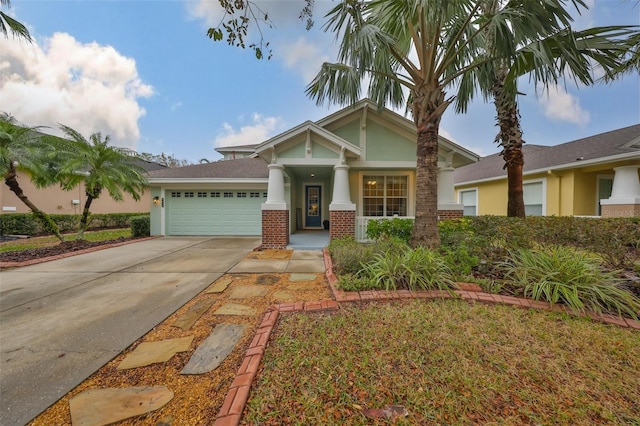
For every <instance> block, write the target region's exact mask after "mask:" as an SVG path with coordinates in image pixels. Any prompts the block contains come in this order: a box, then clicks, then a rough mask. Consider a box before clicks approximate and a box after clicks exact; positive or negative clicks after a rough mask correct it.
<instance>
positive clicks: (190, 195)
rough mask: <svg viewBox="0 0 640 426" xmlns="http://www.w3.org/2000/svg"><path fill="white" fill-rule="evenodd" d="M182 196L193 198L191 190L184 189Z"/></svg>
mask: <svg viewBox="0 0 640 426" xmlns="http://www.w3.org/2000/svg"><path fill="white" fill-rule="evenodd" d="M184 198H193V191H185V193H184Z"/></svg>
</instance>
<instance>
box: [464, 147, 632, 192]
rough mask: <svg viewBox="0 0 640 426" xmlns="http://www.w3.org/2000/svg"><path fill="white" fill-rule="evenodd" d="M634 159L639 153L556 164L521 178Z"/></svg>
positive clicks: (465, 183) (494, 178) (497, 178)
mask: <svg viewBox="0 0 640 426" xmlns="http://www.w3.org/2000/svg"><path fill="white" fill-rule="evenodd" d="M634 159H640V152H625V153H623V154H616V155H610V156H608V157H600V158H594V159H591V160H583V161H574V162H571V163H565V164H558V165H555V166H549V167H543V168H540V169H535V170H527V171H525V172H523V173H522V176H531V175H536V174H540V173H548V172H553V171H559V170H570V169H579V168H582V167H585V166H597V165H600V164H606V163H611V162H615V161H623V160H634ZM506 178H507V175H506V173H505V174H504V175H500V176H492V177H488V178H484V179H476V180H469V181H465V182H457V183H454V185H453V186H454V187H458V186H467V185H475V184H479V183H486V182H492V181H497V180H502V179H506Z"/></svg>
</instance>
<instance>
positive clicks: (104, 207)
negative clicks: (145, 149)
mask: <svg viewBox="0 0 640 426" xmlns="http://www.w3.org/2000/svg"><path fill="white" fill-rule="evenodd" d="M138 164H139V165H140V166H142V167H143V168H144V169H145V170H147V171H152V170H161V169H166V167H165V166H163V165H160V164H157V163H152V162H148V161H143V160H139V163H138ZM18 182H19V183H20V187H21V188H22V190H23V192H24V194H25V195H26V196H27V197H28V198H29V199H30V200H31V201H32V202H33V204H35V206H36V207H38V208H39V209H40V210H42V211H43V212H45V213H48V214H82V208H83V206H84V203H85V201H86V199H87V196H86V195H85V190H84V183H83V184H81V185H79V186H78V187H77V188H75V189H72V190H71V191H63V190H62V189H61V188H60V186H59V185H52V186H50V187H48V188H42V189H39V188H36V187H35V186H34V185H33V184H32V183H31V180H30V179H29V176H28V175H26V174H25V173H24V172H21V171H19V172H18ZM123 196H124V200H123V201H121V202H118V201H115V200H113V199H112V198H111V197H110V196H109V193H108V192H107V191H103V192H102V194H101V195H100V198H98V199H94V200H93V203H92V204H91V213H149V210H150V208H151V197H150V196H149V192H148V191H145V192H144V193H142V194H141V199H140V201H135V200H134V199H133V198H132V197H131V196H130V195H129V194H127V193H124V194H123ZM0 206H2V214H7V213H28V212H30V211H31V210H29V208H28V207H27V206H26V205H25V204H24V203H23V202H22V201H20V199H19V198H18V197H16V195H15V194H14V193H13V192H11V190H9V187H8V186H7V185H5V184H4V182H2V184H1V185H0Z"/></svg>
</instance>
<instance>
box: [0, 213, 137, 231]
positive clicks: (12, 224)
mask: <svg viewBox="0 0 640 426" xmlns="http://www.w3.org/2000/svg"><path fill="white" fill-rule="evenodd" d="M137 216H144V214H141V213H105V214H92V215H91V216H89V227H88V229H89V230H91V229H102V228H128V227H129V226H130V220H131V218H132V217H137ZM147 216H148V215H147ZM49 217H50V218H51V219H52V220H53V221H54V222H55V223H56V224H57V225H58V227H59V228H60V232H75V231H76V230H77V229H78V224H79V223H80V217H81V216H80V215H77V214H51V215H49ZM43 234H46V232H44V231H43V229H42V225H41V224H40V223H39V222H38V221H37V220H36V218H35V217H34V215H33V213H8V214H1V215H0V235H30V236H33V235H43Z"/></svg>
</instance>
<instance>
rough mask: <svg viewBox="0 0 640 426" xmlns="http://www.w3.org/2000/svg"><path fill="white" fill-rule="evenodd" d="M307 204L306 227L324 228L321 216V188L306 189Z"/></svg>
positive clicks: (310, 187) (307, 187) (310, 186)
mask: <svg viewBox="0 0 640 426" xmlns="http://www.w3.org/2000/svg"><path fill="white" fill-rule="evenodd" d="M305 194H306V195H305V203H306V221H305V226H306V227H307V228H315V227H320V226H322V215H321V209H320V206H321V202H322V194H321V188H320V186H317V185H309V186H306V189H305Z"/></svg>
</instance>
